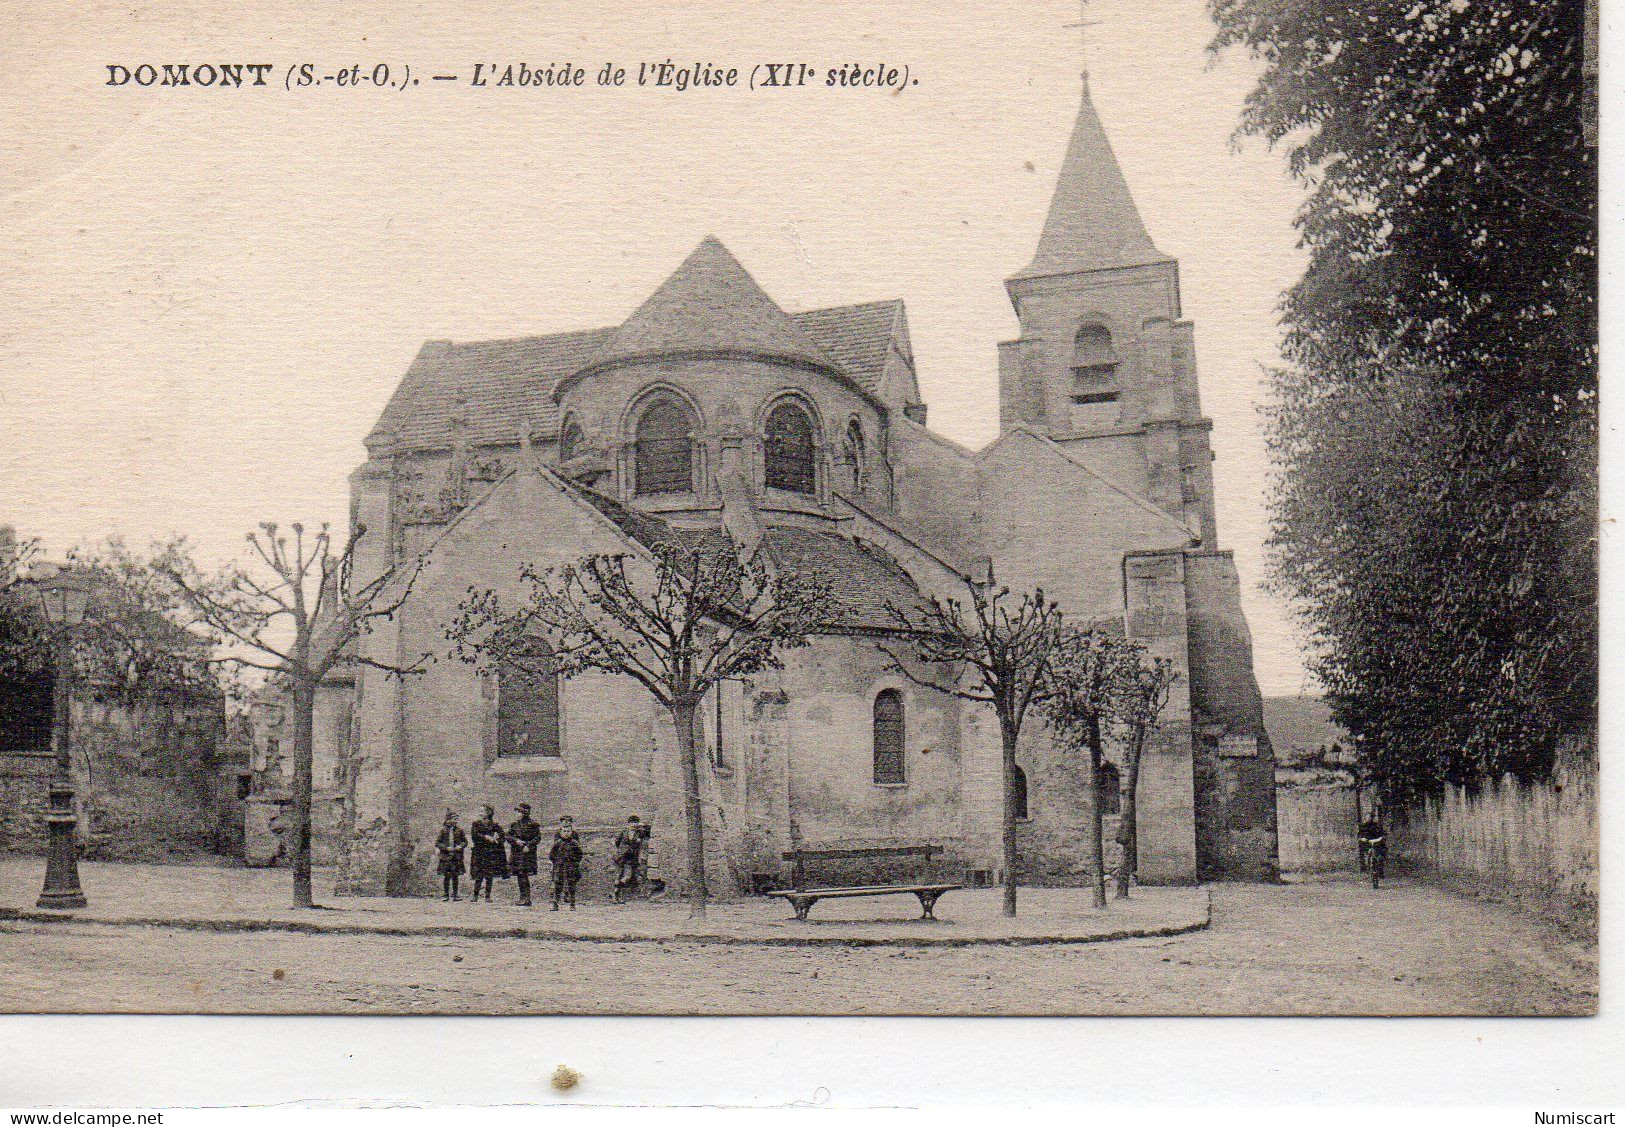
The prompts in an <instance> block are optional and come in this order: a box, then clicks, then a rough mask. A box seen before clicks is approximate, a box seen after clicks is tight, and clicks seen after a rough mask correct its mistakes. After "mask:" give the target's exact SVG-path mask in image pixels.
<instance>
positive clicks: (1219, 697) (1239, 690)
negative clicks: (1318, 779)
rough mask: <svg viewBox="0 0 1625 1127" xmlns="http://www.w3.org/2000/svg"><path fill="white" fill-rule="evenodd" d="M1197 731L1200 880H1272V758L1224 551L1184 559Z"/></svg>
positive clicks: (1275, 859)
mask: <svg viewBox="0 0 1625 1127" xmlns="http://www.w3.org/2000/svg"><path fill="white" fill-rule="evenodd" d="M1185 583H1186V588H1185V590H1186V614H1187V619H1188V626H1187V629H1188V630H1189V643H1190V673H1191V690H1190V691H1191V724H1192V728H1193V731H1194V733H1195V737H1196V738H1195V740H1194V741H1193V744H1194V747H1193V752H1194V756H1195V783H1196V857H1197V875H1198V877H1199V878H1200V879H1202V880H1273V879H1275V878H1276V877H1278V876H1279V874H1280V860H1279V856H1278V844H1277V839H1276V813H1275V755H1274V752H1273V750H1272V748H1271V746H1270V740H1269V735H1268V733H1266V732H1265V731H1264V712H1263V700H1262V698H1261V697H1260V695H1259V692H1258V683H1257V682H1256V681H1255V680H1254V678H1253V643H1252V635H1251V633H1250V631H1249V630H1248V629H1247V620H1246V618H1245V617H1243V615H1242V611H1241V589H1240V583H1239V581H1238V580H1237V577H1236V567H1235V563H1234V561H1233V560H1232V559H1231V555H1230V553H1229V552H1192V553H1190V554H1189V555H1187V556H1186V558H1185Z"/></svg>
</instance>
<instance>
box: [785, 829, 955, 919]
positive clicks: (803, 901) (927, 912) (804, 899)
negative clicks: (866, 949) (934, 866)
mask: <svg viewBox="0 0 1625 1127" xmlns="http://www.w3.org/2000/svg"><path fill="white" fill-rule="evenodd" d="M941 852H942V846H940V845H879V846H870V847H841V848H834V849H791V850H789V851H787V852H786V853H785V854H784V859H785V860H786V861H789V862H790V864H791V878H790V884H791V887H789V888H781V889H776V890H774V891H772V892H769V893H768V894H767V895H769V896H778V897H781V898H783V899H785V900H788V901H789V902H790V907H792V908H794V909H795V913H796V919H798V920H805V919H806V918H807V913H808V911H810V910H811V908H812V906H813V905H814V904H816V903H818V902H819V901H820V900H837V899H843V898H846V897H851V896H895V895H897V894H899V893H912V894H913V895H915V896H917V897H919V900H920V918H921V919H922V920H934V919H936V918H937V917H936V915H935V914H934V913H935V911H936V906H937V897H939V896H941V895H942V894H943V893H944V892H952V891H953V890H954V889H956V888H962V887H964V886H963V885H958V884H933V883H930V882H926V881H921V880H919V879H918V877H919V870H920V869H923V868H924V867H925V866H926V865H927V864H928V863H929V862H930V860H931V858H932V856H934V855H935V854H938V853H941ZM885 857H917V858H918V859H919V860H918V862H917V865H916V870H915V877H916V879H915V880H913V881H911V882H908V883H904V884H875V885H850V886H840V887H829V888H808V887H807V865H808V863H809V862H817V861H833V860H869V859H871V858H885Z"/></svg>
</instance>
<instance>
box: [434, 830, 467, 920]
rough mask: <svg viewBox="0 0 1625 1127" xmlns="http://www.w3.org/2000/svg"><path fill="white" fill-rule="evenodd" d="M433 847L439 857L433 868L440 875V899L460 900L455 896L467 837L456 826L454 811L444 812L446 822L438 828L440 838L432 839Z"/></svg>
mask: <svg viewBox="0 0 1625 1127" xmlns="http://www.w3.org/2000/svg"><path fill="white" fill-rule="evenodd" d="M434 847H435V851H436V852H437V853H438V854H439V855H440V863H439V864H438V865H436V866H435V871H436V872H438V873H439V874H440V899H442V900H461V899H462V897H461V896H458V895H457V878H458V877H460V876H462V875H463V850H465V849H467V848H468V835H467V834H465V833H464V832H463V828H462V827H461V826H459V825H458V824H457V813H456V811H453V810H447V811H446V822H445V825H443V826H441V827H440V836H439V837H437V838H435V839H434Z"/></svg>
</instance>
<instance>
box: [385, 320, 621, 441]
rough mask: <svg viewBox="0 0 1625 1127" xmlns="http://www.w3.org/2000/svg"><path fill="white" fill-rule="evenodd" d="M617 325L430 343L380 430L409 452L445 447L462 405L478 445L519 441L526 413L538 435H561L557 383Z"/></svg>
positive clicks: (471, 437)
mask: <svg viewBox="0 0 1625 1127" xmlns="http://www.w3.org/2000/svg"><path fill="white" fill-rule="evenodd" d="M613 331H614V330H613V329H589V330H587V331H585V332H573V333H557V334H555V335H553V336H546V337H520V338H518V339H515V340H485V341H468V342H462V343H458V342H453V341H440V340H432V341H428V342H427V343H425V344H424V346H423V347H422V348H421V349H419V351H418V354H417V357H416V358H415V359H413V361H412V366H411V367H410V368H408V369H407V370H406V375H405V377H403V378H402V380H401V382H400V386H399V387H397V388H396V389H395V394H394V395H393V396H391V397H390V400H389V404H388V406H386V407H385V408H384V413H383V415H381V416H380V417H379V419H378V424H377V425H376V426H375V427H373V431H372V432H373V434H375V435H377V434H384V433H387V432H389V431H394V432H395V434H396V440H397V441H398V442H399V443H400V444H401V445H402V447H403V448H405V449H408V450H422V449H430V450H433V449H442V448H444V447H446V446H449V445H450V444H451V425H450V424H451V420H452V419H453V418H454V417H455V416H457V414H458V413H459V410H460V411H461V413H462V415H463V417H464V418H466V419H467V420H468V425H469V434H468V439H469V441H470V442H471V443H474V444H475V445H505V444H511V443H514V442H517V441H519V420H520V418H521V417H527V418H529V419H530V427H531V434H532V435H534V436H536V437H546V436H551V435H553V434H557V433H558V429H559V409H558V405H557V404H555V403H554V402H553V386H554V385H555V384H557V383H558V382H559V380H560V379H562V378H563V377H565V376H567V375H569V374H570V373H571V372H574V371H575V370H576V369H577V368H579V367H581V365H582V364H584V363H586V361H587V358H588V357H589V356H591V355H592V354H593V353H594V352H595V351H597V349H598V348H599V347H600V346H601V345H602V344H603V342H604V341H605V340H606V339H607V338H608V337H609V334H610V333H612V332H613Z"/></svg>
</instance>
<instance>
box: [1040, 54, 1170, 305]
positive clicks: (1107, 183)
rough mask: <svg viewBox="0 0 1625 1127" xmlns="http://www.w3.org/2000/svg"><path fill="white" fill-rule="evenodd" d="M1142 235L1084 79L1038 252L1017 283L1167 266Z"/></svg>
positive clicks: (1147, 236) (1166, 259)
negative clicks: (1155, 264)
mask: <svg viewBox="0 0 1625 1127" xmlns="http://www.w3.org/2000/svg"><path fill="white" fill-rule="evenodd" d="M1166 261H1168V256H1167V255H1165V254H1163V253H1162V252H1161V251H1159V250H1158V249H1157V248H1156V247H1155V246H1154V245H1153V244H1152V242H1151V236H1150V235H1149V234H1147V233H1146V230H1145V224H1144V222H1142V221H1141V219H1140V212H1139V209H1138V208H1136V207H1135V206H1134V198H1133V196H1131V195H1130V194H1129V190H1128V182H1127V181H1125V180H1124V179H1123V170H1122V169H1121V168H1119V167H1118V164H1117V157H1116V156H1115V155H1114V154H1113V153H1112V147H1111V143H1110V142H1109V141H1107V140H1106V131H1105V130H1104V129H1103V128H1102V127H1101V124H1100V116H1099V114H1097V113H1096V112H1095V105H1094V102H1093V101H1092V100H1091V99H1090V97H1089V78H1088V76H1087V75H1085V76H1084V79H1083V104H1082V105H1081V106H1080V107H1079V109H1078V121H1077V124H1076V125H1074V126H1073V127H1072V140H1071V141H1069V142H1068V143H1067V149H1066V159H1065V160H1064V161H1062V162H1061V174H1060V176H1059V178H1058V179H1057V180H1056V184H1055V195H1054V197H1053V198H1052V199H1051V200H1050V205H1049V216H1048V218H1046V219H1045V220H1044V233H1043V235H1042V236H1041V237H1040V238H1039V240H1038V253H1037V254H1035V255H1034V256H1033V260H1032V262H1031V263H1030V264H1029V265H1028V266H1027V268H1026V269H1025V270H1023V271H1022V272H1021V273H1019V274H1017V275H1016V277H1017V278H1033V277H1040V276H1043V275H1047V274H1075V273H1081V272H1083V271H1087V270H1103V269H1110V268H1111V267H1114V266H1141V265H1144V264H1146V263H1151V262H1166Z"/></svg>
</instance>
